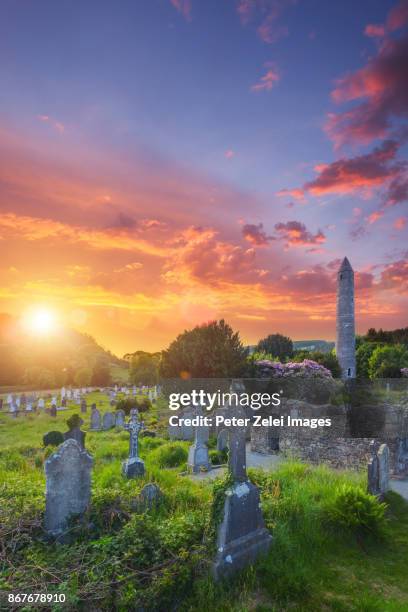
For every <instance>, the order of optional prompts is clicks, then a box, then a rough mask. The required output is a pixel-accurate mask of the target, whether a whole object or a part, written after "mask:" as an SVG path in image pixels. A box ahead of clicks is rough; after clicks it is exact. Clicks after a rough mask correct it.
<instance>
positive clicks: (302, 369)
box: [255, 359, 332, 378]
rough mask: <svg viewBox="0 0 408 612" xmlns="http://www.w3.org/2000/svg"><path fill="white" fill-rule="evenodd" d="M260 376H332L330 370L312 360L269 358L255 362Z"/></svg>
mask: <svg viewBox="0 0 408 612" xmlns="http://www.w3.org/2000/svg"><path fill="white" fill-rule="evenodd" d="M255 364H256V366H257V368H258V370H259V372H260V374H261V376H267V377H274V378H279V377H288V376H299V377H307V378H322V377H323V378H332V374H331V372H330V370H328V369H327V368H325V367H324V366H322V365H320V364H319V363H316V361H312V360H311V359H304V360H303V361H300V362H296V361H289V362H288V363H280V362H279V361H270V360H269V359H260V360H259V361H256V362H255Z"/></svg>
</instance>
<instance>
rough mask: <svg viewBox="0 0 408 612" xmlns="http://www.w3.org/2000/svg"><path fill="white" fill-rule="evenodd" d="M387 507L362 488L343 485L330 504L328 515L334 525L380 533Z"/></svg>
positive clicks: (357, 530) (352, 529)
mask: <svg viewBox="0 0 408 612" xmlns="http://www.w3.org/2000/svg"><path fill="white" fill-rule="evenodd" d="M386 507H387V506H386V504H383V503H380V502H379V501H378V500H377V498H376V497H374V496H373V495H369V493H365V492H364V491H363V490H362V489H360V488H356V487H352V486H350V485H342V486H341V487H340V488H339V489H338V490H337V493H336V495H335V497H334V499H333V501H332V502H331V503H329V504H328V507H327V516H328V519H329V522H330V523H332V524H333V525H334V526H337V527H342V528H344V529H348V530H351V531H354V532H370V533H376V534H379V533H381V531H382V530H383V528H384V525H385V510H386Z"/></svg>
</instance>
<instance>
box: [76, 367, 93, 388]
mask: <svg viewBox="0 0 408 612" xmlns="http://www.w3.org/2000/svg"><path fill="white" fill-rule="evenodd" d="M92 375H93V372H92V370H91V368H87V367H82V368H79V369H78V370H77V371H76V372H75V376H74V383H75V386H77V387H88V386H89V385H90V384H91V381H92Z"/></svg>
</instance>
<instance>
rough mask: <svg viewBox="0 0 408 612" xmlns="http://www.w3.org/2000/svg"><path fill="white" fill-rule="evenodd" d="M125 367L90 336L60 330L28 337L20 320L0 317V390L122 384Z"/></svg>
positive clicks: (4, 316)
mask: <svg viewBox="0 0 408 612" xmlns="http://www.w3.org/2000/svg"><path fill="white" fill-rule="evenodd" d="M127 369H128V365H127V363H126V362H125V361H124V360H122V359H119V358H118V357H117V356H116V355H114V354H113V353H111V352H110V351H108V350H107V349H105V348H104V347H102V346H101V345H100V344H98V342H97V341H96V340H95V339H94V338H93V337H92V336H90V335H88V334H84V333H81V332H79V331H76V330H74V329H70V328H60V329H59V330H58V332H55V333H53V334H52V335H49V336H35V335H29V334H27V333H26V332H25V330H24V329H23V327H22V326H21V324H20V322H19V320H18V319H17V318H16V317H13V316H11V315H8V314H4V313H3V314H0V386H5V385H7V386H12V385H28V386H35V387H38V388H52V387H58V386H62V385H71V384H72V385H78V386H88V385H105V384H109V383H110V382H112V380H113V381H116V380H118V382H119V381H122V380H124V373H125V372H127Z"/></svg>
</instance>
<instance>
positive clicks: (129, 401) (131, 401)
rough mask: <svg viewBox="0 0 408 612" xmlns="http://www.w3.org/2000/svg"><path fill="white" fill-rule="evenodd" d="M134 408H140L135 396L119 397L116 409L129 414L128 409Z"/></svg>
mask: <svg viewBox="0 0 408 612" xmlns="http://www.w3.org/2000/svg"><path fill="white" fill-rule="evenodd" d="M134 408H137V410H140V407H139V402H138V401H137V399H136V398H135V397H126V398H124V399H120V400H119V401H118V403H117V404H116V410H123V411H124V413H125V414H126V415H129V414H130V411H131V410H133V409H134Z"/></svg>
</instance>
